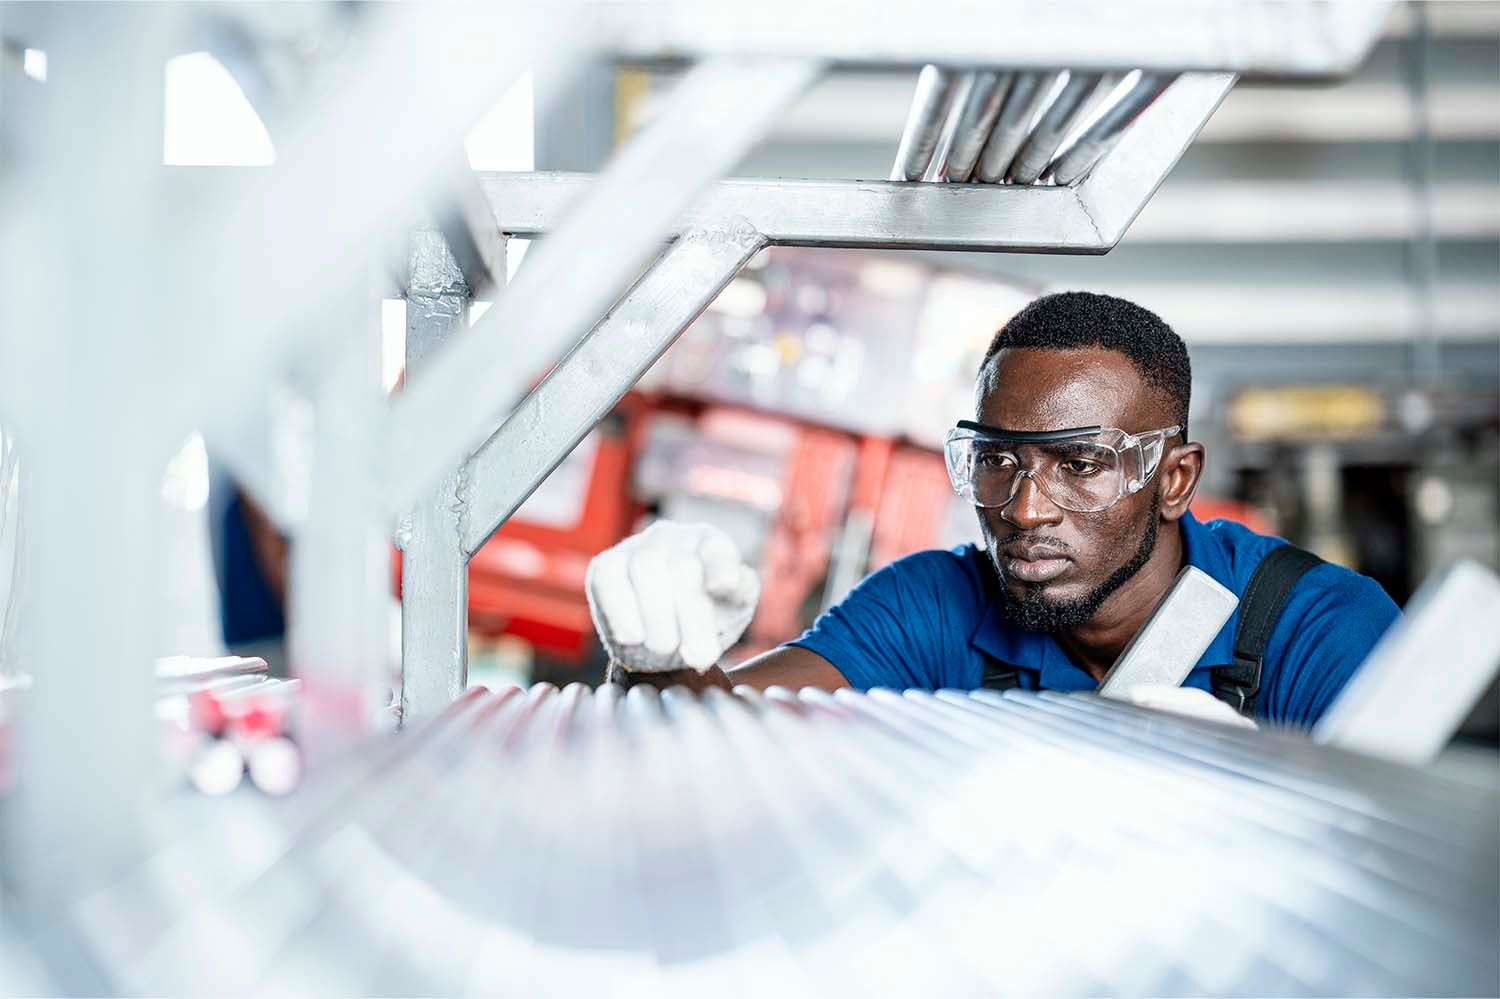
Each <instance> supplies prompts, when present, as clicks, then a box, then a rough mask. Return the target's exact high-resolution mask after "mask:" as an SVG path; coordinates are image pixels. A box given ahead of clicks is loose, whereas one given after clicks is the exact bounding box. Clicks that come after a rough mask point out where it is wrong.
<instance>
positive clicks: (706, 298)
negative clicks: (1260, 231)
mask: <svg viewBox="0 0 1500 999" xmlns="http://www.w3.org/2000/svg"><path fill="white" fill-rule="evenodd" d="M764 245H765V237H764V236H762V235H761V234H760V233H758V232H756V231H755V230H754V229H752V228H751V227H750V226H748V225H743V224H742V225H739V226H732V227H730V228H725V229H715V230H708V229H695V230H692V231H690V232H688V233H686V234H684V235H683V236H682V238H680V239H679V240H678V241H677V242H676V243H674V244H672V246H671V247H669V248H668V249H667V252H666V253H665V254H663V255H662V257H661V259H660V260H658V261H657V262H656V263H655V264H654V265H652V267H651V269H650V270H649V271H647V272H646V275H645V276H644V277H642V278H641V280H640V281H639V282H637V283H636V285H635V287H633V288H632V289H631V290H630V291H629V293H627V294H626V296H625V297H624V298H623V299H621V300H620V303H619V304H618V305H616V306H615V307H614V308H613V309H611V310H610V313H609V315H607V316H605V317H604V319H603V320H601V321H600V323H599V325H598V326H595V327H594V328H593V330H591V331H590V332H589V333H588V334H587V335H586V336H584V338H583V339H582V340H580V341H579V342H578V346H576V347H574V348H573V350H572V351H570V352H569V353H568V355H567V356H566V357H564V358H563V359H562V360H561V361H559V362H558V363H557V366H556V367H554V368H553V369H552V370H551V371H550V372H548V374H547V377H546V378H545V379H544V380H543V381H542V383H541V384H540V385H538V386H537V387H536V388H535V389H533V390H532V391H531V393H530V394H529V395H527V396H526V398H525V399H523V400H522V401H521V404H520V405H518V406H517V407H516V409H515V411H514V412H513V413H511V414H510V415H509V416H507V417H506V418H505V422H504V423H503V424H501V426H500V429H499V430H497V431H495V434H494V436H492V437H491V438H490V439H489V440H487V441H485V443H484V445H483V446H482V447H481V448H480V449H479V450H478V451H477V452H476V453H475V455H474V457H473V459H471V460H470V462H469V465H468V488H469V500H468V510H467V516H465V517H464V518H463V519H462V521H461V526H462V537H461V544H462V550H463V551H464V552H465V553H467V554H468V555H473V554H474V552H476V551H478V550H479V547H480V546H481V545H483V544H484V543H485V541H487V540H489V537H490V535H491V534H493V533H494V532H495V531H497V530H499V528H500V525H501V524H503V523H505V521H506V520H507V519H508V518H509V517H510V515H511V514H512V513H514V512H515V511H516V509H517V508H518V507H519V506H520V505H521V504H522V503H524V502H525V501H526V497H528V496H530V495H531V493H532V492H533V491H534V490H535V489H536V487H537V486H538V485H540V484H541V482H542V480H543V479H545V478H546V477H547V476H548V475H550V474H551V473H552V470H553V469H554V468H556V467H557V466H558V464H559V463H560V462H561V461H562V460H563V458H565V457H567V455H568V453H569V452H570V451H572V450H573V448H575V447H577V446H578V442H579V441H581V440H582V439H583V438H584V435H585V434H587V433H588V432H589V430H590V429H591V428H592V427H593V426H594V424H596V423H598V422H599V421H600V420H601V419H603V418H604V416H605V415H607V414H608V413H609V411H610V410H611V409H613V408H614V406H615V404H616V403H618V402H619V401H620V398H621V397H622V396H623V395H624V394H625V393H626V392H627V391H628V390H629V389H630V387H631V386H632V385H634V384H635V383H636V382H637V381H638V380H639V379H640V377H641V375H643V374H645V372H646V370H647V369H648V368H650V367H651V365H652V364H654V363H656V360H657V358H659V357H661V355H662V354H663V353H664V352H665V351H666V349H667V348H668V347H670V346H671V345H672V344H673V343H674V342H675V341H676V340H677V338H678V337H679V336H680V335H681V334H682V331H683V330H685V329H687V327H688V326H689V325H690V324H691V323H692V321H693V320H694V319H696V318H697V316H698V314H699V313H700V312H702V311H703V309H704V308H705V307H706V306H707V305H708V304H709V303H710V302H712V301H713V300H714V298H715V297H716V296H717V295H718V294H719V292H720V291H722V290H723V288H724V286H725V285H726V284H728V283H729V282H730V280H732V279H733V278H734V276H735V275H736V274H738V273H739V271H740V268H742V267H743V266H744V265H745V263H746V262H747V261H749V259H750V258H751V257H752V256H754V255H755V253H756V251H758V250H759V249H760V248H761V247H762V246H764Z"/></svg>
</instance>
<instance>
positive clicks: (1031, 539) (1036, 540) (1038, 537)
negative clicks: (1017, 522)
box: [991, 531, 1073, 555]
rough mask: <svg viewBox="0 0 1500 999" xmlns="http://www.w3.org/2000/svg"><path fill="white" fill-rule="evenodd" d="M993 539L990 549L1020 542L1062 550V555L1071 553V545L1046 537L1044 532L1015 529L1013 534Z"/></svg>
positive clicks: (1059, 539)
mask: <svg viewBox="0 0 1500 999" xmlns="http://www.w3.org/2000/svg"><path fill="white" fill-rule="evenodd" d="M993 540H994V547H993V548H992V549H991V551H999V550H1000V549H1002V548H1006V547H1008V546H1010V545H1015V544H1021V545H1041V546H1044V547H1047V548H1051V549H1054V550H1056V551H1059V552H1062V553H1063V554H1064V555H1071V554H1073V546H1072V545H1070V544H1068V543H1067V542H1066V541H1064V540H1062V539H1061V538H1053V537H1048V536H1047V535H1045V534H1026V533H1024V532H1021V531H1017V532H1016V533H1014V534H1007V535H1006V536H1005V537H1003V538H1002V537H999V536H998V535H996V536H994V537H993Z"/></svg>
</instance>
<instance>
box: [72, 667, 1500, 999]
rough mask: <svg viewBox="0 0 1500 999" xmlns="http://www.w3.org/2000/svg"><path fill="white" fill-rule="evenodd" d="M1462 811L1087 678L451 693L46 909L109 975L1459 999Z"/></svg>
mask: <svg viewBox="0 0 1500 999" xmlns="http://www.w3.org/2000/svg"><path fill="white" fill-rule="evenodd" d="M247 801H248V799H247ZM1497 809H1500V778H1496V777H1495V776H1494V775H1493V774H1491V775H1490V776H1489V777H1488V778H1485V779H1483V780H1481V782H1480V783H1477V784H1476V783H1473V782H1471V781H1465V780H1457V779H1453V778H1450V777H1447V776H1444V775H1443V774H1441V773H1437V772H1432V771H1423V770H1417V769H1413V768H1408V767H1402V766H1397V765H1394V764H1388V763H1383V762H1379V761H1374V760H1369V759H1364V758H1360V757H1356V756H1353V755H1351V754H1346V753H1341V752H1338V751H1333V750H1328V749H1324V748H1320V747H1318V746H1316V745H1314V744H1312V743H1311V742H1309V741H1308V740H1306V739H1305V738H1304V737H1302V736H1298V735H1295V734H1292V733H1276V732H1263V733H1256V732H1244V731H1241V730H1235V729H1228V728H1223V727H1219V726H1214V725H1209V724H1204V723H1198V722H1191V721H1186V720H1182V719H1177V718H1175V717H1173V716H1166V715H1161V714H1157V713H1154V712H1150V711H1146V710H1144V709H1140V708H1134V707H1130V706H1128V705H1124V704H1121V703H1119V702H1114V701H1109V700H1104V699H1101V698H1098V697H1094V696H1090V695H1064V694H1040V695H1039V694H1033V693H1023V692H1008V693H1006V694H1004V695H1003V696H1002V695H999V694H995V693H992V692H975V693H963V692H959V691H939V692H937V693H935V694H934V693H925V692H920V691H910V692H907V693H905V694H898V693H895V692H892V691H873V692H871V693H869V694H861V693H856V692H853V691H848V690H842V691H837V692H835V693H831V694H830V693H827V692H823V691H818V690H813V689H810V688H809V689H806V690H803V691H802V692H800V694H794V693H792V692H791V691H787V690H782V689H778V688H772V689H771V690H769V691H767V692H765V693H764V694H762V693H758V692H755V691H751V690H748V689H747V690H742V691H740V692H738V693H737V694H736V695H729V694H726V693H723V692H719V691H712V692H709V693H707V694H705V695H703V696H702V697H695V696H693V695H690V694H688V693H686V692H685V691H682V690H680V689H675V690H670V691H667V692H665V693H662V694H660V695H658V694H657V692H656V691H655V690H653V689H651V688H647V687H636V688H633V689H632V690H631V691H630V692H629V694H628V695H622V694H621V693H620V691H619V689H618V688H612V687H610V688H602V689H600V690H598V691H590V690H587V689H585V688H582V687H579V686H573V687H569V688H567V689H565V690H562V691H558V690H556V689H554V688H552V687H549V686H546V685H543V686H538V687H533V688H531V689H530V690H521V689H518V688H509V689H506V690H502V691H498V692H496V693H488V692H484V691H479V690H476V691H470V692H469V693H468V694H467V695H465V697H464V698H462V699H460V701H459V702H458V703H456V704H455V705H454V706H453V707H452V708H450V709H449V710H448V711H447V712H445V713H444V714H443V715H442V716H440V717H439V718H438V719H436V720H434V721H433V722H432V723H431V724H429V725H427V726H424V727H420V728H417V729H413V730H412V731H410V732H407V733H404V734H403V735H401V736H398V737H393V738H391V739H388V740H386V741H384V742H383V743H378V744H376V745H374V746H372V747H371V749H370V750H369V751H368V752H366V753H362V754H360V756H359V757H358V758H355V759H351V760H350V761H348V762H347V763H346V765H345V766H343V767H341V768H336V769H334V770H332V771H330V772H327V773H325V774H324V775H323V776H322V777H321V778H320V779H319V780H317V781H315V782H314V783H313V784H312V785H310V786H308V787H307V788H306V789H305V790H304V791H303V792H301V793H300V794H299V795H298V796H294V797H293V798H292V799H289V800H287V801H285V802H284V803H281V804H279V805H273V804H271V803H269V802H268V801H266V800H264V799H254V803H253V807H250V806H249V805H248V804H246V805H245V807H242V808H240V809H239V810H233V809H226V810H225V811H224V812H223V813H221V814H220V815H219V816H218V817H217V818H216V819H213V820H211V821H209V822H207V823H205V824H202V825H200V826H199V827H198V829H197V831H196V832H195V833H193V834H190V835H186V836H180V837H177V838H173V839H170V840H164V841H163V842H162V843H161V844H160V848H159V850H158V852H157V853H156V854H155V856H154V857H153V858H152V860H151V862H150V863H148V864H146V865H144V866H142V867H139V868H136V869H134V870H132V871H129V872H126V873H125V874H124V875H123V876H122V877H120V878H118V879H116V880H114V881H113V882H112V883H111V884H109V886H108V887H106V888H103V889H101V890H99V891H97V892H95V893H92V894H91V895H89V896H88V897H86V898H84V899H83V900H82V901H81V902H80V903H79V904H78V905H77V906H75V908H74V910H73V918H74V919H75V920H76V927H77V929H78V931H79V933H80V936H81V939H82V941H83V945H84V947H85V951H86V952H87V953H89V954H90V955H91V956H92V957H93V958H94V959H96V960H97V961H98V963H99V965H100V966H101V967H102V968H103V969H104V972H105V980H106V981H107V982H108V984H109V985H110V987H111V988H114V989H116V990H120V991H131V992H152V993H156V992H193V993H202V992H210V993H215V994H247V993H253V994H263V993H266V992H277V993H282V992H297V993H302V994H306V993H322V992H353V993H360V994H369V993H382V994H397V993H399V994H442V995H448V994H453V995H466V994H515V995H565V994H566V995H572V994H581V993H586V992H591V991H595V990H601V989H602V990H605V991H615V992H620V991H624V992H633V991H637V990H647V989H649V990H651V991H653V992H654V993H656V994H666V995H692V994H703V993H704V992H706V991H714V992H722V991H723V990H725V989H730V988H739V989H744V990H747V991H749V992H752V993H757V994H761V993H764V992H766V991H770V990H775V991H776V992H778V993H790V994H793V995H846V994H849V993H850V992H851V991H873V992H878V993H881V994H887V993H892V992H895V993H904V992H913V991H914V992H919V993H922V994H930V993H932V992H934V991H935V992H937V993H940V994H970V993H975V992H978V993H984V994H1003V995H1032V994H1038V993H1044V994H1079V993H1090V994H1157V995H1199V994H1234V995H1263V994H1319V995H1350V994H1390V993H1401V994H1433V993H1444V994H1448V993H1458V994H1492V993H1493V992H1494V991H1495V989H1496V987H1497V986H1500V968H1497V966H1496V963H1495V960H1494V950H1493V940H1494V937H1495V933H1496V932H1497V929H1500V926H1497V919H1500V915H1497V913H1500V905H1497V901H1500V900H1497V897H1496V896H1497V889H1496V886H1495V885H1494V883H1493V879H1487V878H1476V877H1475V876H1474V872H1476V871H1493V870H1495V869H1496V865H1497V863H1500V842H1497V839H1500V828H1497V826H1496V824H1495V823H1494V821H1493V818H1494V815H1495V814H1496V810H1497ZM1079 913H1088V914H1089V918H1090V919H1091V920H1097V921H1099V922H1098V925H1100V926H1106V927H1108V928H1109V932H1108V933H1107V934H1098V933H1080V932H1074V931H1073V930H1074V928H1075V920H1076V918H1077V916H1078V914H1079ZM997 926H998V927H1004V928H1005V931H1004V932H1003V933H996V932H995V927H997Z"/></svg>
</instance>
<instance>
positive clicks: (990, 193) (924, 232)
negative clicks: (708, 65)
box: [482, 130, 1133, 319]
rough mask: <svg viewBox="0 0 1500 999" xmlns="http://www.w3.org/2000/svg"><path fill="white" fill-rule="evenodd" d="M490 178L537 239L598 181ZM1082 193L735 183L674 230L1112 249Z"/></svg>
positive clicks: (906, 245)
mask: <svg viewBox="0 0 1500 999" xmlns="http://www.w3.org/2000/svg"><path fill="white" fill-rule="evenodd" d="M1132 131H1133V130H1132ZM1128 134H1129V133H1127V136H1128ZM482 183H483V184H484V188H485V193H486V195H487V196H488V197H489V201H490V205H491V207H492V208H493V210H494V212H495V220H496V223H497V224H498V225H499V228H500V230H501V231H502V232H504V233H506V234H507V235H510V236H520V237H526V238H529V237H532V236H541V235H545V234H546V233H548V232H551V231H552V230H554V229H555V228H557V226H559V225H560V224H561V223H562V219H563V217H564V215H565V214H566V213H567V211H568V209H569V206H570V205H572V204H573V203H574V201H575V199H577V198H579V197H581V196H583V194H584V193H585V192H586V191H588V190H589V189H590V188H591V187H592V186H593V185H594V184H596V183H597V181H596V180H594V179H593V178H591V177H589V176H587V175H584V174H567V173H538V174H507V173H491V174H484V175H482ZM1085 186H1086V185H1085ZM1081 189H1082V188H1081V187H1080V188H1051V187H1038V188H1020V187H1017V188H1011V187H988V186H980V185H968V184H965V185H959V184H951V185H934V184H897V183H890V182H886V181H801V180H794V181H782V180H726V181H722V182H720V183H719V184H718V185H716V186H715V187H713V188H712V189H711V190H710V191H709V192H708V193H707V194H706V195H705V196H704V197H703V198H702V199H701V200H700V201H699V202H698V203H697V204H696V205H694V206H693V207H692V208H691V209H690V210H689V211H687V212H686V213H685V214H684V215H683V216H682V218H681V219H680V220H679V221H678V222H677V224H676V225H675V226H673V227H672V228H673V229H674V230H676V231H681V230H683V229H697V228H713V227H715V226H719V225H723V223H724V220H725V219H743V220H745V221H746V222H748V223H750V225H751V226H753V227H754V228H755V229H757V230H758V231H760V232H761V233H763V234H764V235H765V236H766V238H767V240H769V241H770V242H771V243H773V244H776V245H780V246H837V247H850V248H871V249H930V250H981V251H997V252H1023V253H1024V252H1037V253H1103V252H1105V250H1107V249H1108V247H1107V246H1105V245H1104V243H1103V240H1102V239H1101V238H1100V235H1099V232H1098V230H1097V229H1096V228H1095V227H1094V224H1093V222H1092V221H1091V220H1090V218H1089V215H1088V213H1087V212H1086V211H1084V210H1083V206H1082V205H1081V204H1080V199H1079V195H1078V193H1077V192H1078V191H1079V190H1081ZM539 249H540V247H538V250H539ZM526 266H527V268H530V267H531V266H533V264H532V262H531V261H530V260H528V262H527V265H526ZM518 280H519V275H518ZM486 319H488V316H486Z"/></svg>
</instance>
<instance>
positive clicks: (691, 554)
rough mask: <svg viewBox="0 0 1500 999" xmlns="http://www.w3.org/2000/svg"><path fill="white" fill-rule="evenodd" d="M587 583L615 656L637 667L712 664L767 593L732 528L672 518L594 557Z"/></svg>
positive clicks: (656, 668)
mask: <svg viewBox="0 0 1500 999" xmlns="http://www.w3.org/2000/svg"><path fill="white" fill-rule="evenodd" d="M584 587H585V589H586V591H587V593H588V598H589V612H590V614H592V615H593V618H594V627H595V628H596V629H597V630H598V632H599V638H600V640H601V641H603V643H604V648H605V650H606V651H607V652H608V653H609V657H610V659H611V661H613V662H615V663H618V664H620V665H622V666H624V667H626V668H627V669H629V670H632V671H635V672H665V671H668V670H675V669H682V668H683V667H690V668H692V669H696V670H700V671H701V670H707V669H708V668H709V667H711V666H713V665H714V664H715V663H717V662H718V661H719V657H720V656H722V655H723V654H724V652H725V650H727V649H728V648H729V647H730V646H731V645H733V644H734V643H735V642H736V641H738V640H739V637H740V635H742V634H744V631H745V628H746V626H747V625H749V624H750V618H751V617H752V616H753V615H754V614H755V604H756V601H758V600H759V599H760V579H759V578H758V577H757V576H756V574H755V570H754V569H751V568H750V567H749V566H748V565H746V564H745V563H744V560H743V559H741V558H740V553H739V551H738V549H736V548H735V546H734V542H733V541H731V540H730V539H729V536H728V535H727V534H725V533H724V532H723V531H721V530H719V529H718V528H716V527H710V526H709V525H707V524H678V523H673V522H672V521H668V520H659V521H657V522H656V523H654V524H652V525H651V526H650V527H648V528H646V529H645V530H644V531H642V532H641V533H639V534H636V535H633V536H632V537H629V538H626V539H625V540H624V541H621V542H620V543H619V544H617V545H615V546H614V547H613V548H610V549H608V550H607V551H603V552H600V553H599V554H598V555H596V556H594V559H593V561H591V562H590V563H589V569H588V574H587V576H586V578H585V582H584Z"/></svg>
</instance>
